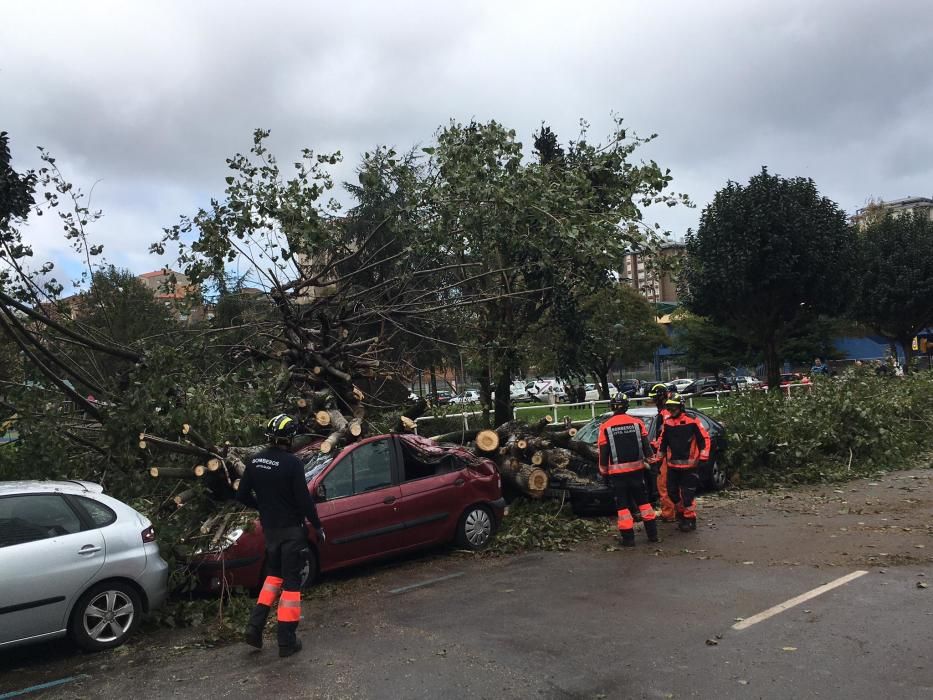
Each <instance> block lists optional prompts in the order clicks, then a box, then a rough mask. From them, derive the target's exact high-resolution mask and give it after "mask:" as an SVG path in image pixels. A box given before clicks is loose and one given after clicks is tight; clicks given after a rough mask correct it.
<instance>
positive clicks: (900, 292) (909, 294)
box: [852, 212, 933, 371]
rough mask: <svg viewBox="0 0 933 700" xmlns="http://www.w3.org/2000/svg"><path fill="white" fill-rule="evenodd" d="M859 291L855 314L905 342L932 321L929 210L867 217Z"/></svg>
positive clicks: (932, 251)
mask: <svg viewBox="0 0 933 700" xmlns="http://www.w3.org/2000/svg"><path fill="white" fill-rule="evenodd" d="M858 244H859V265H858V268H859V270H860V272H859V275H858V282H859V285H858V293H857V294H856V295H855V296H854V303H853V305H852V315H853V317H854V318H855V319H856V320H858V321H861V322H863V323H865V324H867V325H869V326H871V327H872V328H873V329H874V330H875V331H876V332H877V333H879V334H880V335H883V336H884V337H885V338H887V339H888V340H889V341H892V342H893V341H897V342H899V343H900V344H901V345H902V347H903V348H904V354H905V355H906V359H907V362H906V365H907V367H906V368H905V369H906V370H907V371H909V368H910V360H911V357H912V355H913V350H912V340H913V338H914V336H916V335H917V333H919V332H920V331H921V330H923V329H924V328H926V327H927V326H930V325H933V221H931V220H930V218H929V216H928V215H927V214H926V213H925V212H913V213H908V214H904V215H902V216H895V215H893V214H891V213H890V212H889V213H887V214H886V215H883V216H876V217H874V218H872V219H870V220H869V222H868V224H867V226H866V227H865V228H864V230H862V231H861V232H860V234H859V237H858Z"/></svg>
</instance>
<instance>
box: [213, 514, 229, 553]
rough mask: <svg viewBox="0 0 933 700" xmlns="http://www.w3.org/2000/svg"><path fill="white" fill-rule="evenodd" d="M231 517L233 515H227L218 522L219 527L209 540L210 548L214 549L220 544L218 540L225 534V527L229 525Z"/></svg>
mask: <svg viewBox="0 0 933 700" xmlns="http://www.w3.org/2000/svg"><path fill="white" fill-rule="evenodd" d="M232 517H233V513H227V514H226V515H225V516H224V517H223V518H222V519H221V522H220V526H219V527H218V528H217V530H216V531H215V532H214V536H213V537H212V538H211V547H216V546H217V545H218V544H219V543H220V538H221V537H223V536H224V535H225V534H226V532H227V526H228V525H229V524H230V518H232Z"/></svg>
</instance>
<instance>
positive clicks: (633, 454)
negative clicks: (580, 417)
mask: <svg viewBox="0 0 933 700" xmlns="http://www.w3.org/2000/svg"><path fill="white" fill-rule="evenodd" d="M609 407H610V408H611V409H612V411H613V415H612V417H610V418H609V420H607V421H606V422H604V423H603V424H602V425H601V426H600V427H599V438H598V440H597V443H596V444H597V448H598V450H599V473H600V474H601V475H602V476H603V477H604V478H605V480H606V484H607V486H609V488H611V489H612V492H613V495H614V496H615V502H616V509H617V511H616V514H617V517H618V525H619V539H620V540H621V542H622V546H623V547H634V546H635V519H634V517H633V515H632V511H631V509H630V507H629V503H630V502H634V503H635V504H636V505H637V507H638V510H639V512H640V514H641V517H642V520H643V521H644V524H645V533H646V534H647V535H648V540H649V541H651V542H657V541H658V523H657V522H656V521H655V517H654V508H653V507H652V506H651V504H650V503H649V502H648V494H647V491H646V489H645V478H644V472H645V460H646V459H648V458H650V457H651V456H652V455H653V450H652V448H651V443H650V442H649V441H648V430H647V429H646V428H645V424H644V423H642V422H641V421H640V420H639V419H638V418H635V417H633V416H629V415H627V414H626V413H625V412H626V411H627V410H628V398H627V397H626V396H625V395H624V394H622V393H619V394H616V395H615V397H614V398H613V399H612V400H611V401H610V402H609Z"/></svg>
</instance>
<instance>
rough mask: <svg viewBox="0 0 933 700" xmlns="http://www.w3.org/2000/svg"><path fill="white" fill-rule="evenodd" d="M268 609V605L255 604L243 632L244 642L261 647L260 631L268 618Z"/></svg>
mask: <svg viewBox="0 0 933 700" xmlns="http://www.w3.org/2000/svg"><path fill="white" fill-rule="evenodd" d="M269 611H270V608H269V606H268V605H261V604H257V605H256V606H255V607H253V611H252V612H251V613H250V615H249V622H248V623H247V624H246V632H245V637H246V643H247V644H249V645H250V646H251V647H256V648H257V649H262V631H263V629H265V627H266V620H268V619H269Z"/></svg>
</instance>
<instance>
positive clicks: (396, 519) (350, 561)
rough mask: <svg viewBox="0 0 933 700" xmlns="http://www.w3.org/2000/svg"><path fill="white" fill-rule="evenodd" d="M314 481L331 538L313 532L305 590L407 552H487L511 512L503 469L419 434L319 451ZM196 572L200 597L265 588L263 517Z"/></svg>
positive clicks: (313, 458) (206, 556) (310, 458)
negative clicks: (435, 548) (338, 572)
mask: <svg viewBox="0 0 933 700" xmlns="http://www.w3.org/2000/svg"><path fill="white" fill-rule="evenodd" d="M298 454H299V455H301V456H302V457H303V458H304V457H305V456H307V462H306V472H305V478H306V480H307V482H308V489H309V490H310V491H311V493H312V495H313V497H314V500H315V501H316V503H317V511H318V515H319V516H320V518H321V523H322V525H323V526H324V530H325V532H326V534H327V540H326V542H324V543H323V544H322V543H320V542H318V541H317V536H316V534H315V533H314V530H313V529H312V528H311V527H310V526H309V527H308V545H309V549H310V556H309V561H308V564H307V566H306V571H305V574H304V579H305V583H308V582H310V581H313V580H314V578H315V577H316V576H317V574H318V572H327V571H333V570H335V569H340V568H343V567H346V566H353V565H355V564H361V563H363V562H367V561H371V560H374V559H381V558H384V557H389V556H393V555H396V554H400V553H402V552H407V551H411V550H416V549H421V548H424V547H429V546H432V545H435V544H441V543H444V542H452V541H455V542H456V543H457V545H458V546H459V547H461V548H463V549H471V550H479V549H483V548H484V547H485V546H486V545H487V544H488V543H489V542H490V540H491V539H492V538H493V536H494V535H495V533H496V530H497V529H498V527H499V525H500V523H501V522H502V517H503V515H504V513H505V499H503V498H502V482H501V480H500V477H499V472H498V471H497V470H496V466H495V464H493V463H492V462H490V461H489V460H487V459H482V458H479V457H477V456H475V455H474V454H473V453H472V452H469V451H467V450H465V449H464V448H462V447H459V446H455V445H443V444H438V443H436V442H434V441H433V440H429V439H427V438H424V437H419V436H417V435H378V436H376V437H371V438H367V439H366V440H362V441H361V442H357V443H354V444H352V445H349V446H347V447H346V448H344V449H343V450H342V451H341V452H339V453H338V454H337V455H336V456H334V455H326V454H321V453H319V452H316V451H313V452H310V453H309V454H308V455H302V453H298ZM189 566H190V568H191V570H192V571H193V573H195V575H196V577H197V580H198V588H200V589H201V590H218V589H219V588H221V586H222V585H225V586H227V587H231V586H243V587H246V588H251V589H252V588H256V587H258V586H259V585H260V584H261V582H262V580H263V578H264V576H265V573H264V567H265V548H264V544H263V537H262V526H261V525H260V524H259V521H258V519H256V520H254V521H253V522H252V523H251V524H250V525H249V527H243V528H235V529H234V530H233V531H231V532H228V533H227V534H226V536H225V537H224V538H222V540H221V541H220V542H219V543H218V544H216V545H215V546H214V547H213V548H208V551H201V552H196V553H195V556H194V557H193V558H192V559H191V560H190V562H189Z"/></svg>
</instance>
